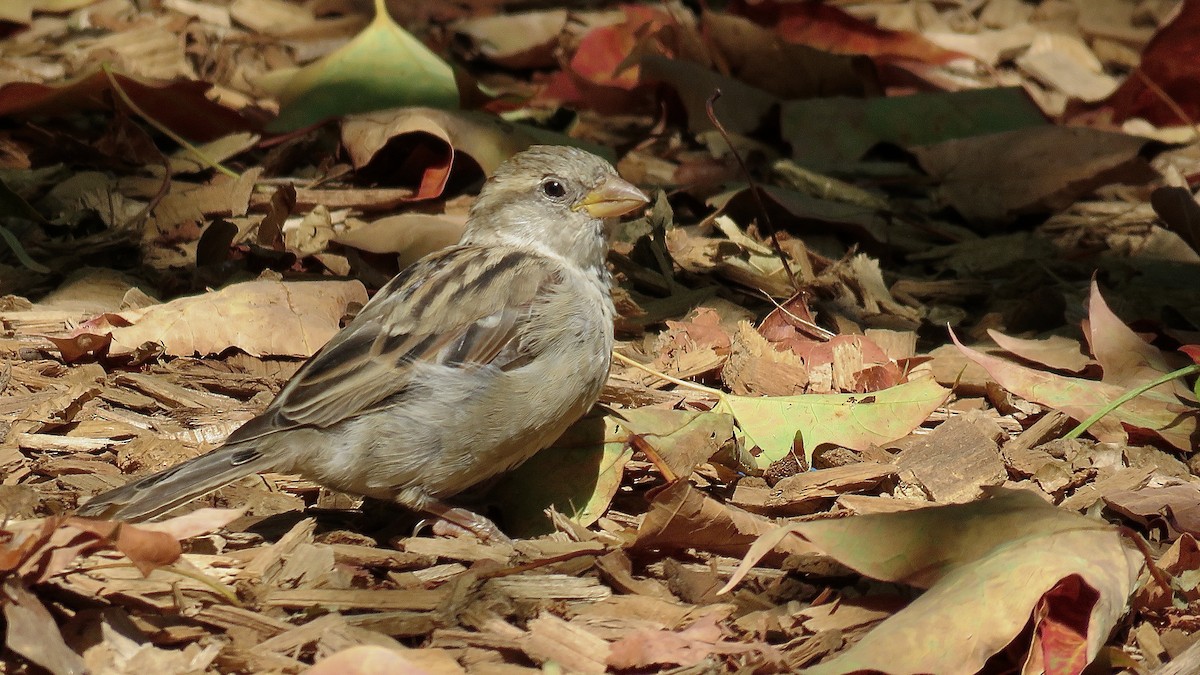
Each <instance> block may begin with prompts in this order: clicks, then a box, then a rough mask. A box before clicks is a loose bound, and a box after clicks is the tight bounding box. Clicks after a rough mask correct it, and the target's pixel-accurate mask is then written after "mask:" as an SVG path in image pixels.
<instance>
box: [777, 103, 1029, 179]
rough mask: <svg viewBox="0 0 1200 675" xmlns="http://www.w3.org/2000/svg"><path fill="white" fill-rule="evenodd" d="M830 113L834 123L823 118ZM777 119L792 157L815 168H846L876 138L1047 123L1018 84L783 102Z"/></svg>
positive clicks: (907, 140) (926, 141)
mask: <svg viewBox="0 0 1200 675" xmlns="http://www.w3.org/2000/svg"><path fill="white" fill-rule="evenodd" d="M831 118H836V119H837V120H839V123H838V124H836V125H832V126H831V125H828V124H825V123H824V122H825V121H826V120H829V119H831ZM780 123H781V125H782V129H781V131H782V133H783V138H784V140H786V141H787V143H788V144H789V145H790V146H791V149H792V158H793V159H794V160H795V161H796V162H797V163H799V164H801V165H803V166H807V167H811V168H813V169H817V170H828V169H830V168H834V167H850V166H852V165H853V164H854V163H856V162H858V161H860V160H862V159H863V158H864V157H865V156H866V154H867V153H868V152H869V151H870V150H871V149H872V148H874V147H876V146H878V145H879V144H881V143H891V144H894V145H898V146H900V147H905V148H907V147H912V146H922V145H931V144H935V143H941V142H944V141H949V140H953V139H965V138H973V137H976V136H984V135H987V134H994V133H1001V132H1005V131H1015V130H1018V129H1028V128H1039V127H1045V126H1047V122H1046V118H1045V116H1044V115H1043V114H1042V112H1041V110H1040V109H1038V107H1037V105H1035V104H1034V102H1033V101H1032V100H1030V98H1029V95H1028V94H1026V93H1025V92H1024V91H1023V90H1022V89H1020V88H1019V87H1001V88H995V89H977V90H968V91H961V92H935V93H922V94H910V95H908V96H887V97H872V98H865V99H857V98H849V97H833V98H813V99H804V100H798V101H788V102H787V103H785V104H784V105H783V108H782V109H781V111H780Z"/></svg>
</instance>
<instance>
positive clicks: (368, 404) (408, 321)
mask: <svg viewBox="0 0 1200 675" xmlns="http://www.w3.org/2000/svg"><path fill="white" fill-rule="evenodd" d="M480 261H482V262H483V264H479V263H480ZM561 280H562V277H561V275H560V272H559V269H558V266H557V264H556V263H554V262H553V261H551V260H548V259H546V258H543V257H540V256H537V255H534V254H530V253H526V252H522V251H519V250H515V249H497V248H486V249H485V248H478V247H474V246H457V247H453V248H450V249H446V250H445V251H443V252H441V253H439V254H435V255H434V256H432V257H430V258H426V259H424V260H422V261H420V262H418V263H416V264H415V265H413V266H412V267H410V268H408V269H407V270H405V271H404V272H402V273H401V274H400V275H398V276H397V277H396V278H395V279H393V280H392V281H391V282H389V283H388V284H387V285H386V286H384V287H383V289H381V290H380V291H379V293H377V294H376V295H375V297H374V298H372V300H371V301H370V302H368V303H367V305H366V306H365V307H363V310H362V312H360V313H359V315H358V316H357V317H355V319H354V320H353V321H352V322H350V324H349V325H348V326H346V327H345V328H344V329H343V330H342V331H341V332H339V333H338V334H337V335H335V336H334V337H333V339H332V340H330V342H329V343H328V344H326V345H325V346H324V347H323V348H322V349H321V350H320V351H319V352H317V353H316V354H315V355H313V357H312V358H311V359H310V360H309V362H308V363H306V364H304V367H302V368H301V369H300V370H299V371H297V373H296V374H295V375H294V376H293V377H292V379H291V380H290V381H289V382H288V384H287V386H286V387H284V389H283V391H282V392H280V394H279V396H277V397H276V398H275V400H274V401H273V402H272V403H271V405H270V407H268V408H267V409H266V410H265V411H263V413H262V414H261V415H259V416H258V417H256V418H254V419H252V420H250V421H249V422H247V423H246V424H244V425H243V426H242V427H240V428H239V429H237V430H236V431H234V432H233V433H232V434H231V435H230V436H229V439H228V440H227V441H226V443H235V442H241V441H247V440H251V439H254V438H259V437H262V436H265V435H267V434H271V433H275V432H277V431H283V430H286V429H292V428H295V427H301V426H313V427H328V426H330V425H333V424H336V423H337V422H340V421H342V420H344V419H348V418H350V417H354V416H356V415H359V414H362V413H363V412H366V411H368V410H371V409H373V408H375V407H376V406H378V405H381V404H382V403H384V402H385V401H387V400H388V399H391V398H392V397H394V396H396V395H403V392H404V391H405V389H406V388H407V387H408V385H409V380H410V377H411V372H412V364H413V363H415V362H429V363H441V364H444V365H447V366H459V367H470V366H474V365H484V364H491V365H493V366H496V367H498V368H506V367H516V366H517V365H519V364H523V363H525V362H526V361H527V360H528V359H529V358H530V357H531V356H532V355H531V354H526V353H524V351H525V346H524V345H522V344H520V343H519V342H518V341H517V340H516V336H518V335H519V334H520V332H521V331H520V328H521V325H522V324H523V323H524V322H525V321H526V320H527V317H528V315H529V310H530V306H531V305H532V302H533V300H534V298H535V297H536V296H537V295H538V293H539V291H541V290H542V289H543V288H545V287H546V286H547V285H552V284H556V283H559V282H561Z"/></svg>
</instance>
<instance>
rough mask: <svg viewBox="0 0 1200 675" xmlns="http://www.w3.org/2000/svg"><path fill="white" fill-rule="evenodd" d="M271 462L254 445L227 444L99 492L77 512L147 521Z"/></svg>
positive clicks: (116, 518) (92, 516)
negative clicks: (101, 492)
mask: <svg viewBox="0 0 1200 675" xmlns="http://www.w3.org/2000/svg"><path fill="white" fill-rule="evenodd" d="M271 465H272V462H271V461H270V460H269V459H268V458H266V457H265V456H264V455H263V453H261V452H259V451H258V450H257V449H256V448H255V447H254V446H253V445H249V446H248V445H245V444H234V445H227V446H224V447H220V448H217V449H216V450H213V451H212V452H210V453H208V454H205V455H200V456H199V457H195V458H193V459H189V460H188V461H186V462H183V463H181V464H176V465H175V466H173V467H171V468H169V469H164V470H163V471H160V472H158V473H156V474H152V475H149V476H146V477H145V478H139V479H138V480H135V481H133V482H131V483H127V484H125V485H123V486H121V487H119V488H116V489H114V490H109V491H108V492H105V493H103V494H100V495H96V496H95V497H92V498H91V499H89V500H88V501H87V503H86V504H84V505H83V506H81V507H79V509H78V510H77V511H76V515H79V516H85V517H91V518H109V519H113V520H129V521H138V520H146V519H148V518H152V517H154V516H156V515H158V514H160V513H164V512H166V511H169V510H171V509H173V508H175V507H176V506H179V505H180V504H183V503H185V502H188V501H191V500H193V499H195V498H196V497H199V496H201V495H204V494H207V493H209V492H212V491H213V490H216V489H218V488H221V487H224V486H225V485H228V484H229V483H232V482H233V481H235V480H237V479H239V478H242V477H243V476H249V475H250V474H252V473H257V472H259V471H266V470H269V469H270V468H271Z"/></svg>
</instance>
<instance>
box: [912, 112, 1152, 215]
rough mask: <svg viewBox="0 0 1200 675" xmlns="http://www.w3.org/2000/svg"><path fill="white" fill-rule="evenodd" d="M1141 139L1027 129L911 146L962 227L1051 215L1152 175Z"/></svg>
mask: <svg viewBox="0 0 1200 675" xmlns="http://www.w3.org/2000/svg"><path fill="white" fill-rule="evenodd" d="M1146 142H1147V141H1146V139H1144V138H1139V137H1137V136H1129V135H1126V134H1118V133H1112V132H1107V131H1097V130H1094V129H1087V128H1082V127H1031V128H1025V129H1017V130H1015V131H1008V132H1003V133H996V134H988V135H986V136H979V137H975V138H963V139H956V140H951V141H945V142H942V143H938V144H935V145H927V146H924V147H920V148H912V152H913V153H914V154H915V155H916V156H917V159H918V160H919V161H920V163H921V168H923V169H924V170H925V171H926V172H927V173H928V174H929V175H930V176H931V177H932V178H933V179H934V180H935V181H937V183H938V188H937V195H938V197H940V198H941V199H942V200H943V201H944V202H945V203H947V204H949V205H950V206H952V207H954V209H955V210H956V211H958V213H959V215H961V216H962V217H963V218H964V219H966V220H967V221H968V222H982V223H997V222H999V223H1009V222H1011V221H1012V219H1013V218H1014V217H1015V216H1018V215H1022V214H1032V213H1047V212H1052V211H1057V210H1059V209H1062V208H1063V207H1065V206H1067V205H1068V204H1071V203H1072V202H1074V201H1075V200H1077V199H1079V198H1080V197H1082V196H1084V195H1086V194H1088V193H1090V192H1091V191H1092V190H1095V189H1096V188H1098V187H1100V186H1102V185H1108V184H1111V183H1115V182H1124V183H1131V184H1136V183H1142V182H1145V181H1147V180H1149V179H1151V178H1152V177H1153V176H1154V175H1155V173H1154V172H1153V171H1152V170H1150V169H1149V166H1148V165H1147V164H1146V161H1145V160H1144V159H1142V158H1141V157H1140V155H1139V153H1140V152H1141V150H1142V147H1143V146H1145V145H1146Z"/></svg>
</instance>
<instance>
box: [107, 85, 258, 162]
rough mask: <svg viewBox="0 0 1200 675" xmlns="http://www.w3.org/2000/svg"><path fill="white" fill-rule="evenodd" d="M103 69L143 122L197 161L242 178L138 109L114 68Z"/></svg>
mask: <svg viewBox="0 0 1200 675" xmlns="http://www.w3.org/2000/svg"><path fill="white" fill-rule="evenodd" d="M102 67H103V68H104V74H105V75H107V76H108V82H109V84H111V85H112V88H113V91H115V92H116V93H117V96H118V97H119V98H120V99H121V102H122V103H124V104H125V105H127V106H129V109H130V110H132V111H133V112H135V113H137V115H138V117H141V118H142V119H143V120H145V121H146V124H149V125H150V126H152V127H154V128H155V129H158V130H159V131H161V132H162V133H163V134H165V135H166V136H167V137H168V138H170V139H171V140H173V141H175V142H176V143H178V144H179V145H180V146H181V147H184V148H187V151H188V152H190V153H192V155H194V156H195V157H196V159H198V160H199V161H200V162H201V163H202V164H204V165H205V166H209V167H212V168H213V169H216V170H217V171H219V172H221V173H223V174H225V175H226V176H229V177H230V178H240V177H241V176H239V175H238V173H237V172H236V171H234V170H233V169H229V168H226V167H225V166H224V165H223V164H221V163H220V162H218V161H216V160H214V159H212V158H211V157H209V156H208V155H205V154H204V153H203V152H202V151H201V150H200V148H197V147H196V146H194V145H192V144H191V143H189V142H188V141H187V140H186V139H185V138H184V137H183V136H180V135H179V134H177V133H175V132H174V131H172V130H171V129H170V128H168V127H167V125H165V124H163V123H162V122H159V121H158V120H156V119H154V118H153V117H151V116H150V115H148V114H146V111H145V110H142V109H141V108H140V107H138V104H136V103H134V102H133V99H132V98H130V97H129V94H127V93H125V89H124V88H122V87H121V85H120V83H118V82H117V78H116V76H115V75H114V74H113V71H112V68H110V67H109V66H108V64H105V65H104V66H102ZM169 174H170V172H168V175H169Z"/></svg>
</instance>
